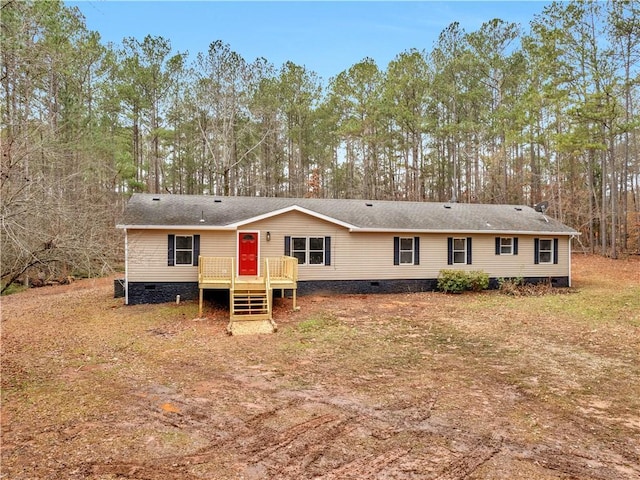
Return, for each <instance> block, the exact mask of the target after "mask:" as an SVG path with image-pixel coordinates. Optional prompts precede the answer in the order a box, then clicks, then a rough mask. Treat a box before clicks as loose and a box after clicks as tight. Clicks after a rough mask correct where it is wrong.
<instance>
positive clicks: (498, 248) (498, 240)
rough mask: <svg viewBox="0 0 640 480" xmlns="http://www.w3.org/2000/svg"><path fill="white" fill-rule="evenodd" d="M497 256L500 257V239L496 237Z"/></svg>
mask: <svg viewBox="0 0 640 480" xmlns="http://www.w3.org/2000/svg"><path fill="white" fill-rule="evenodd" d="M496 255H500V237H496Z"/></svg>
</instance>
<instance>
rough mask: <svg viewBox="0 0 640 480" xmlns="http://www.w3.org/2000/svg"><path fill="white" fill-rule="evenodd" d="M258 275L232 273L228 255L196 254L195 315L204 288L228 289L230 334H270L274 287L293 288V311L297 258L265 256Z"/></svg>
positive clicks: (200, 314) (277, 288)
mask: <svg viewBox="0 0 640 480" xmlns="http://www.w3.org/2000/svg"><path fill="white" fill-rule="evenodd" d="M263 262H264V263H263V267H262V275H261V276H245V275H242V276H236V275H235V271H236V268H235V259H234V258H230V257H203V256H200V257H199V262H198V265H199V266H198V284H199V285H198V286H199V290H200V299H199V309H198V316H199V317H202V305H203V296H204V290H205V289H218V290H219V289H229V326H228V327H227V330H228V332H229V333H231V334H233V335H241V334H247V333H272V332H274V331H275V330H276V325H275V323H274V322H273V319H272V313H271V303H272V296H273V291H274V290H281V291H284V290H287V289H290V290H292V291H293V309H294V310H296V309H297V307H296V289H297V280H298V260H297V259H296V258H295V257H289V256H281V257H275V258H265V259H264V261H263Z"/></svg>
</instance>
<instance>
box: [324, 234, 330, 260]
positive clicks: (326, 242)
mask: <svg viewBox="0 0 640 480" xmlns="http://www.w3.org/2000/svg"><path fill="white" fill-rule="evenodd" d="M324 264H325V265H331V237H324Z"/></svg>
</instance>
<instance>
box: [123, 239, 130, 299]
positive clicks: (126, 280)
mask: <svg viewBox="0 0 640 480" xmlns="http://www.w3.org/2000/svg"><path fill="white" fill-rule="evenodd" d="M124 304H125V305H129V235H128V232H127V229H126V228H125V229H124Z"/></svg>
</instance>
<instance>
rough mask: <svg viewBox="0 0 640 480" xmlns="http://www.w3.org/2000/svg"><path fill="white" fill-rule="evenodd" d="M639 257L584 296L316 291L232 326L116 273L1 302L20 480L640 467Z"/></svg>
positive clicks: (596, 280) (578, 264)
mask: <svg viewBox="0 0 640 480" xmlns="http://www.w3.org/2000/svg"><path fill="white" fill-rule="evenodd" d="M638 271H640V261H638V259H626V260H623V261H613V260H607V259H600V258H597V257H583V256H581V255H575V256H574V274H575V282H574V288H573V293H571V294H569V295H557V294H555V293H556V292H555V291H554V292H553V293H552V294H546V295H536V296H519V297H511V296H506V295H501V294H499V293H498V292H486V293H481V294H463V295H456V296H448V295H443V294H439V293H424V294H404V295H380V296H332V297H323V296H317V297H302V298H301V299H300V305H301V307H302V310H301V311H300V312H295V313H294V312H290V311H289V308H290V304H289V303H287V301H283V300H278V301H277V303H276V310H275V314H274V316H275V319H276V321H277V322H278V325H279V331H278V333H276V334H273V335H257V336H245V337H229V336H227V335H226V333H225V328H226V325H227V321H228V319H227V312H226V311H225V310H224V309H221V308H220V307H218V306H216V305H213V304H208V305H207V308H206V318H205V319H204V320H198V321H195V320H194V319H195V317H196V316H197V305H196V304H195V303H194V302H183V303H182V304H180V305H175V304H166V305H147V306H134V307H125V306H123V305H122V302H121V300H118V299H113V298H111V296H112V291H111V284H110V280H109V279H106V280H101V281H82V282H77V283H76V284H74V285H69V286H64V287H51V288H43V289H38V290H31V291H28V292H24V293H19V294H16V295H12V296H9V297H3V299H2V451H1V454H2V475H3V476H4V477H0V478H12V479H34V478H37V479H64V478H69V479H73V478H77V479H107V478H131V479H163V480H164V479H205V478H207V479H208V478H216V479H240V478H245V479H259V478H282V479H300V478H322V479H331V478H335V479H348V478H402V479H440V480H442V479H462V478H467V479H485V478H486V479H493V478H509V479H511V478H514V479H516V478H522V479H525V478H527V479H529V478H536V479H569V478H580V479H587V480H588V479H598V480H613V479H616V480H618V479H635V478H638V477H640V467H639V465H640V441H639V438H640V416H639V415H638V411H640V401H639V400H638V399H639V398H640V381H639V380H640V365H639V364H638V361H637V359H638V357H639V356H640V340H639V338H640V335H639V334H640V326H639V319H638V312H640V303H639V302H640V279H639V278H638V273H637V272H638Z"/></svg>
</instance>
